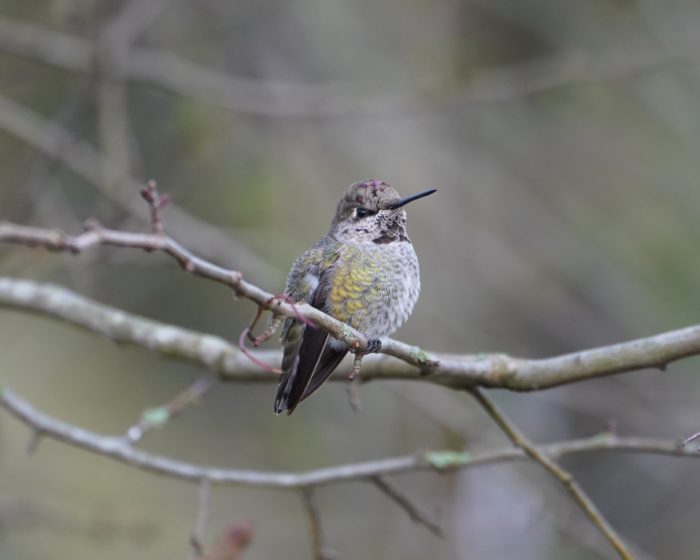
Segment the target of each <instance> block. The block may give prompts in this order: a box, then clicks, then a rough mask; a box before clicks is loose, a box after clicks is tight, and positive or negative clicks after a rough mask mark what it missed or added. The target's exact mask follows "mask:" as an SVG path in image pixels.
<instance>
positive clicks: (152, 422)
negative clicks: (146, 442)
mask: <svg viewBox="0 0 700 560" xmlns="http://www.w3.org/2000/svg"><path fill="white" fill-rule="evenodd" d="M215 382H216V380H215V379H214V378H212V377H210V376H205V377H200V378H199V379H197V380H196V381H195V382H194V383H192V384H191V385H190V386H189V387H187V388H186V389H185V390H184V391H181V392H180V393H178V394H177V395H175V397H174V398H173V399H171V400H170V401H169V402H167V403H166V404H164V405H161V406H158V407H155V408H149V409H148V410H146V411H144V413H143V414H142V415H141V419H140V420H139V421H138V422H137V423H136V424H134V425H133V426H131V428H129V429H128V430H127V432H126V436H125V438H126V439H127V440H128V441H129V442H130V443H132V444H133V443H136V442H138V441H140V440H141V439H142V438H143V436H145V435H146V434H147V433H148V432H150V431H151V430H154V429H156V428H161V427H163V426H164V425H165V424H167V423H168V422H169V421H170V420H172V419H173V418H174V417H175V416H177V415H178V414H180V412H182V411H183V410H184V409H185V408H187V407H188V406H191V405H193V404H195V403H196V402H198V401H199V399H201V398H202V396H204V394H205V393H206V392H207V391H208V390H209V389H211V388H212V387H213V386H214V384H215Z"/></svg>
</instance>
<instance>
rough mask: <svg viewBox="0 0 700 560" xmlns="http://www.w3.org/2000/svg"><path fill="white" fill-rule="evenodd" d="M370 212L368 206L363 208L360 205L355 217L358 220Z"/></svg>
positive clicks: (356, 209)
mask: <svg viewBox="0 0 700 560" xmlns="http://www.w3.org/2000/svg"><path fill="white" fill-rule="evenodd" d="M370 214H371V212H370V211H369V210H367V208H362V206H360V207H359V208H355V218H357V219H358V220H361V219H362V218H366V217H367V216H369V215H370Z"/></svg>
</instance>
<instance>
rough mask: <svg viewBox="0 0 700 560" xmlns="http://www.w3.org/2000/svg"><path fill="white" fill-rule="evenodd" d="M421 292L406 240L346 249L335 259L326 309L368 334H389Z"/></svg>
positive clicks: (409, 247)
mask: <svg viewBox="0 0 700 560" xmlns="http://www.w3.org/2000/svg"><path fill="white" fill-rule="evenodd" d="M419 292H420V271H419V268H418V259H417V257H416V254H415V251H414V250H413V247H412V245H411V244H410V243H409V242H404V241H396V242H393V243H389V244H386V245H381V244H380V245H374V244H373V245H371V246H360V247H354V248H350V249H348V251H347V252H346V254H344V255H341V258H340V259H339V261H338V263H337V272H336V274H335V275H334V278H333V281H332V282H331V286H330V290H329V293H328V312H329V313H330V315H332V316H333V317H335V318H337V319H339V320H340V321H343V322H345V323H348V324H349V325H351V326H352V327H354V328H356V329H357V330H358V331H360V332H362V333H363V334H364V335H365V336H367V337H369V338H379V337H382V336H387V335H390V334H392V333H393V332H394V331H396V329H398V328H399V327H400V326H401V325H402V324H403V323H404V321H406V319H407V318H408V316H409V315H410V313H411V311H412V310H413V306H414V305H415V303H416V301H417V300H418V294H419Z"/></svg>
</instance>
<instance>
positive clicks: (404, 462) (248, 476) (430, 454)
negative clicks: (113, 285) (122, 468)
mask: <svg viewBox="0 0 700 560" xmlns="http://www.w3.org/2000/svg"><path fill="white" fill-rule="evenodd" d="M0 407H2V408H4V409H5V410H6V411H7V412H9V413H10V414H11V415H12V416H14V417H15V418H17V419H18V420H19V421H20V422H22V423H23V424H25V425H26V426H27V427H29V428H30V429H31V430H32V431H33V432H37V433H39V434H40V435H41V437H44V438H50V439H54V440H56V441H61V442H63V443H66V444H67V445H70V446H71V447H77V448H80V449H84V450H86V451H88V452H90V453H94V454H96V455H101V456H103V457H107V458H109V459H112V460H114V461H117V462H119V463H123V464H126V465H130V466H132V467H136V468H139V469H143V470H145V471H150V472H154V473H157V474H162V475H166V476H169V477H172V478H178V479H181V480H186V481H189V482H194V483H196V484H199V483H201V481H202V480H207V481H209V482H210V483H211V484H212V485H220V486H242V487H250V488H272V489H278V490H292V491H299V490H301V489H304V488H314V487H319V486H327V485H329V484H338V483H342V482H350V481H368V482H369V483H372V479H374V478H376V477H377V476H388V475H398V474H406V473H411V472H418V471H434V472H449V471H453V470H456V469H467V468H472V467H478V466H482V465H490V464H495V463H504V462H512V461H522V460H525V459H528V456H527V455H526V454H525V452H524V451H523V450H522V449H520V448H516V447H506V448H502V449H493V450H487V451H476V452H463V451H453V450H444V451H423V452H419V453H416V454H414V455H404V456H400V457H393V458H388V459H380V460H376V461H366V462H362V463H349V464H344V465H336V466H333V467H327V468H321V469H314V470H309V471H303V472H289V471H264V470H241V469H225V468H217V467H208V466H203V465H196V464H193V463H186V462H183V461H178V460H176V459H171V458H169V457H163V456H159V455H153V454H151V453H147V452H145V451H141V450H140V449H138V448H136V447H134V446H133V445H132V444H131V443H130V442H129V441H127V440H126V439H125V438H124V437H122V436H110V435H105V434H98V433H96V432H92V431H90V430H86V429H84V428H81V427H78V426H74V425H72V424H69V423H67V422H63V421H61V420H58V419H57V418H53V417H51V416H49V415H47V414H44V413H43V412H41V411H39V410H37V409H36V408H35V407H33V406H32V405H31V404H30V403H28V402H27V401H25V400H24V399H22V398H20V397H19V396H18V395H16V394H15V393H14V392H12V391H11V390H9V389H0ZM537 448H538V449H539V450H540V451H541V452H542V453H544V454H546V455H547V456H548V457H549V458H550V459H552V460H558V459H560V458H561V457H563V456H566V455H574V454H581V453H593V452H619V453H647V454H653V455H668V456H673V457H688V458H692V459H700V453H698V452H697V450H696V449H694V448H690V447H683V446H682V444H681V442H680V441H676V440H664V439H651V438H636V437H622V436H619V435H617V434H612V433H601V434H597V435H595V436H592V437H589V438H581V439H576V440H569V441H561V442H556V443H548V444H543V445H539V446H537Z"/></svg>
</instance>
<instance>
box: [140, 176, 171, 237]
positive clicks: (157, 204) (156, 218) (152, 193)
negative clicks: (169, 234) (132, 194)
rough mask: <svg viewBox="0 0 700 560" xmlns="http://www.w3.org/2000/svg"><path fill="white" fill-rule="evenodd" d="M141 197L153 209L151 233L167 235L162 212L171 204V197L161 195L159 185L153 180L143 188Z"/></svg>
mask: <svg viewBox="0 0 700 560" xmlns="http://www.w3.org/2000/svg"><path fill="white" fill-rule="evenodd" d="M141 197H142V198H143V199H144V200H145V201H146V202H147V203H148V206H149V208H150V209H151V231H152V232H153V233H154V234H156V235H163V233H165V222H164V221H163V218H162V216H161V210H163V208H165V206H166V205H167V204H168V203H169V202H170V196H169V195H167V194H160V191H159V190H158V183H156V182H155V181H154V180H153V179H151V180H150V181H148V183H146V185H144V186H143V187H141Z"/></svg>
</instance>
